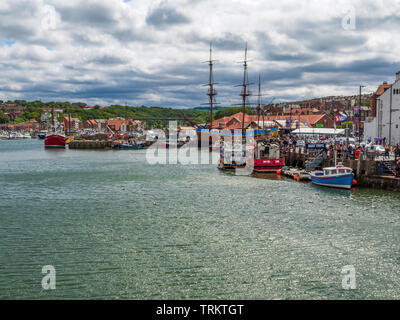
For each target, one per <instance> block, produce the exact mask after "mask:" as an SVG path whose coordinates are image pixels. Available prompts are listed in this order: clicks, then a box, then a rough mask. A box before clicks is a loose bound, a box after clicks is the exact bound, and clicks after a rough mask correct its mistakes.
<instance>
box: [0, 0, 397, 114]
mask: <svg viewBox="0 0 400 320" xmlns="http://www.w3.org/2000/svg"><path fill="white" fill-rule="evenodd" d="M399 30H400V0H393V1H390V0H386V1H385V0H381V1H378V0H373V1H371V0H362V1H341V0H335V1H330V0H325V1H324V0H318V1H316V0H308V1H288V0H279V1H269V0H267V1H265V0H264V1H258V0H257V1H256V0H210V1H209V0H154V1H152V0H146V1H144V0H140V1H139V0H131V1H123V0H68V1H65V0H47V1H46V0H1V2H0V72H1V77H0V99H1V100H15V99H25V100H42V101H72V102H76V101H82V102H86V103H88V104H93V105H94V104H99V105H110V104H129V105H147V106H162V107H171V108H193V107H198V106H200V105H201V104H202V103H206V102H208V97H207V96H206V91H207V87H205V86H203V85H204V84H206V83H207V82H208V65H207V63H203V62H204V61H206V60H208V59H209V47H210V43H212V47H213V59H215V60H217V61H215V65H214V80H215V82H216V83H217V84H216V85H215V89H216V90H217V92H218V95H217V97H216V100H217V102H219V103H220V104H221V106H225V107H229V106H232V105H234V104H239V103H240V96H239V94H240V87H235V85H238V84H241V83H242V77H243V66H242V64H241V63H240V61H242V60H243V58H244V48H245V43H246V42H247V45H248V59H249V63H248V73H249V81H250V82H251V83H254V85H252V86H251V87H250V89H251V91H252V92H253V93H254V94H257V81H258V76H259V75H260V76H261V79H262V94H264V96H263V102H265V103H268V102H270V101H272V99H275V100H273V101H274V102H279V101H296V100H302V99H309V98H314V97H323V96H330V95H353V94H357V93H358V90H359V89H358V88H359V86H360V85H365V86H366V87H365V88H363V91H364V92H373V91H374V90H376V87H377V86H378V85H379V83H382V82H383V81H388V82H393V81H394V79H395V73H396V72H397V71H399V70H400V54H399V52H400V51H399V49H400V32H399ZM256 100H257V98H256V97H255V96H253V97H250V101H251V102H256Z"/></svg>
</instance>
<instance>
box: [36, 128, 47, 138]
mask: <svg viewBox="0 0 400 320" xmlns="http://www.w3.org/2000/svg"><path fill="white" fill-rule="evenodd" d="M46 135H47V130H42V131H39V132H38V134H37V137H38V139H40V140H44V139H45V138H46Z"/></svg>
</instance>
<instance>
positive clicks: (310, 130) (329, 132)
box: [292, 127, 346, 135]
mask: <svg viewBox="0 0 400 320" xmlns="http://www.w3.org/2000/svg"><path fill="white" fill-rule="evenodd" d="M345 132H346V130H345V129H334V128H309V127H307V128H300V129H296V130H293V131H292V134H310V135H316V134H326V135H345Z"/></svg>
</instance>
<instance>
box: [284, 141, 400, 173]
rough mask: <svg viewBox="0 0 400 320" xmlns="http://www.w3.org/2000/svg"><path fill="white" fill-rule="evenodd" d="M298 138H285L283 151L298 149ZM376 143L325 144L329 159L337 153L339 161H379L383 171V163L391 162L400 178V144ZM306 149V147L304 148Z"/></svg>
mask: <svg viewBox="0 0 400 320" xmlns="http://www.w3.org/2000/svg"><path fill="white" fill-rule="evenodd" d="M298 140H299V139H298V138H296V137H287V138H283V139H282V140H281V141H280V145H281V149H282V150H287V149H290V148H296V147H298ZM320 143H325V141H320ZM373 146H374V143H369V144H361V145H354V144H348V143H345V142H338V141H334V142H332V141H330V142H329V143H325V152H326V153H327V156H328V157H333V156H334V153H335V152H336V157H337V159H340V160H345V159H352V160H356V159H369V160H377V165H378V166H379V168H380V171H382V170H383V169H382V168H384V163H383V161H385V160H390V161H393V160H394V163H395V166H394V168H395V170H394V174H395V176H397V177H400V144H396V145H388V144H384V145H379V148H377V147H375V148H374V147H373ZM304 148H305V146H304Z"/></svg>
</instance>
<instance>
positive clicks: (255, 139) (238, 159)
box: [218, 44, 284, 173]
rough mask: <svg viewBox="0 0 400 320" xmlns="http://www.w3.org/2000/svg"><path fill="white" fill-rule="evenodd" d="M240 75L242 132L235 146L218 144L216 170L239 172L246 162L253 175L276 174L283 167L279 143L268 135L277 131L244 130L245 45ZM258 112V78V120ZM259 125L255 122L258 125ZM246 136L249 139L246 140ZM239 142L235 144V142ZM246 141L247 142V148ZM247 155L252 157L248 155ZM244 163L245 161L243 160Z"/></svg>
mask: <svg viewBox="0 0 400 320" xmlns="http://www.w3.org/2000/svg"><path fill="white" fill-rule="evenodd" d="M243 67H244V74H243V84H242V85H241V86H242V92H241V94H240V96H241V97H242V108H243V110H242V128H241V137H240V138H239V139H233V140H236V143H232V141H229V140H230V139H232V138H233V136H232V137H229V140H228V141H222V143H221V147H220V161H219V164H218V168H219V169H221V170H235V169H236V168H242V167H245V166H246V161H247V162H248V161H249V159H251V161H252V162H253V163H252V165H253V172H256V173H257V172H258V173H276V172H277V171H278V170H280V169H282V167H283V166H284V159H283V158H282V157H281V154H280V143H279V140H274V139H273V138H271V137H270V136H269V135H270V134H273V133H277V130H278V127H276V128H272V129H269V130H265V129H264V128H262V129H261V130H260V129H259V130H250V131H246V130H245V123H244V122H245V112H246V106H247V105H248V101H247V99H248V97H249V96H250V95H251V93H250V91H249V90H248V86H249V83H248V75H247V44H246V48H245V56H244V61H243ZM260 109H261V77H259V80H258V107H257V113H258V120H259V115H260ZM259 123H260V121H258V125H259ZM247 135H252V137H251V138H250V139H249V138H248V137H247ZM237 140H239V141H237ZM247 141H251V143H250V145H246V143H247V144H248V142H247ZM249 152H251V153H252V154H250V153H249ZM246 159H247V160H246Z"/></svg>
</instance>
